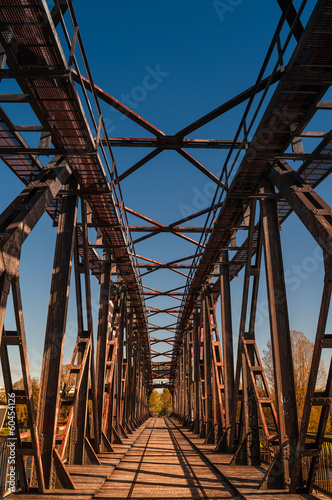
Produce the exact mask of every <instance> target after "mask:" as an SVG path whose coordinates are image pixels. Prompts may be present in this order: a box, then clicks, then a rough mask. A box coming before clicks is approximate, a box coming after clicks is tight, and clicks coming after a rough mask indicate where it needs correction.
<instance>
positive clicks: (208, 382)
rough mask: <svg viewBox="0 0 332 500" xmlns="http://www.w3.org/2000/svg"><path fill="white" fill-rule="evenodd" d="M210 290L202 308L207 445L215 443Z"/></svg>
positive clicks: (202, 303) (203, 294)
mask: <svg viewBox="0 0 332 500" xmlns="http://www.w3.org/2000/svg"><path fill="white" fill-rule="evenodd" d="M207 294H208V290H207V289H206V288H205V290H204V292H203V293H202V299H201V307H202V309H203V335H204V340H203V356H204V396H203V398H204V406H205V412H204V428H205V429H204V434H205V436H204V437H205V439H206V442H207V443H214V433H213V401H212V399H213V394H212V349H211V337H210V320H211V318H210V313H209V308H208V304H207V300H206V296H207Z"/></svg>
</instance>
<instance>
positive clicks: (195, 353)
mask: <svg viewBox="0 0 332 500" xmlns="http://www.w3.org/2000/svg"><path fill="white" fill-rule="evenodd" d="M199 335H200V327H199V313H198V311H197V309H195V310H194V316H193V363H194V384H193V404H194V422H193V432H194V433H195V434H199V421H200V418H199V403H200V397H199V374H200V371H199V357H200V352H199Z"/></svg>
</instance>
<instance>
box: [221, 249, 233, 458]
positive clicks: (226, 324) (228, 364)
mask: <svg viewBox="0 0 332 500" xmlns="http://www.w3.org/2000/svg"><path fill="white" fill-rule="evenodd" d="M219 270H220V287H221V289H220V291H221V322H222V345H223V358H224V386H225V389H224V391H225V400H224V401H225V427H226V435H225V439H223V442H222V445H221V447H219V448H218V451H225V452H227V453H230V426H231V422H232V420H233V406H234V403H233V397H234V351H233V330H232V309H231V288H230V278H229V260H228V252H227V251H224V252H222V257H221V264H220V269H219Z"/></svg>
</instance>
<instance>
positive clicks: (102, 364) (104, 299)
mask: <svg viewBox="0 0 332 500" xmlns="http://www.w3.org/2000/svg"><path fill="white" fill-rule="evenodd" d="M111 270H112V264H111V254H110V251H109V250H104V251H103V260H102V274H101V283H100V299H99V316H98V333H97V349H96V351H97V352H96V379H97V412H98V434H97V436H96V449H97V452H98V453H100V452H101V445H102V420H103V406H104V393H105V373H106V352H107V341H108V334H109V326H108V315H109V309H110V307H109V302H110V284H111Z"/></svg>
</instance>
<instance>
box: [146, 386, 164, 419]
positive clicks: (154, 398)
mask: <svg viewBox="0 0 332 500" xmlns="http://www.w3.org/2000/svg"><path fill="white" fill-rule="evenodd" d="M161 409H162V408H161V404H160V393H159V392H158V391H157V390H156V389H154V390H153V391H152V392H151V395H150V397H149V411H150V412H151V413H152V415H153V416H155V417H159V413H160V412H161Z"/></svg>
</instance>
